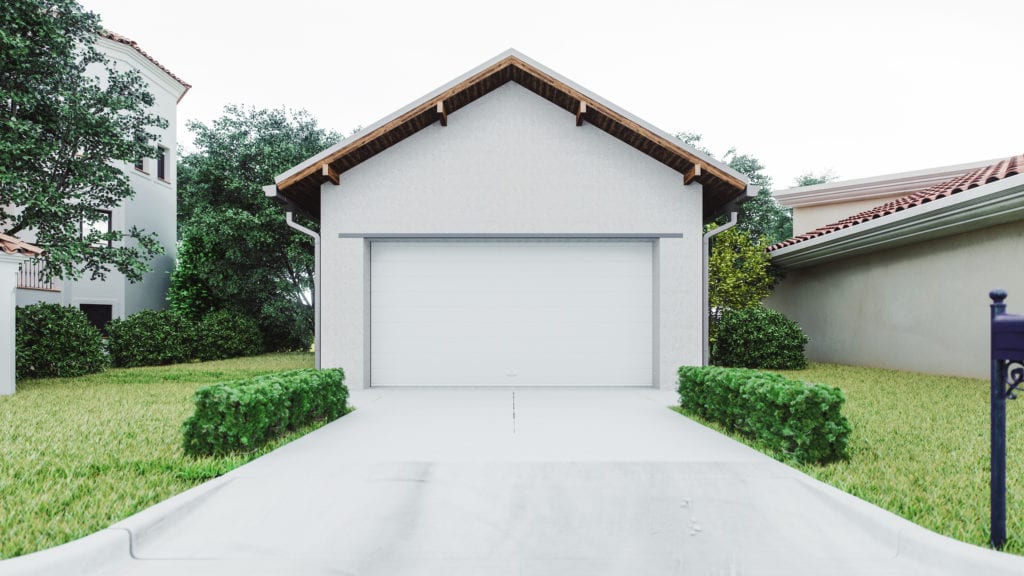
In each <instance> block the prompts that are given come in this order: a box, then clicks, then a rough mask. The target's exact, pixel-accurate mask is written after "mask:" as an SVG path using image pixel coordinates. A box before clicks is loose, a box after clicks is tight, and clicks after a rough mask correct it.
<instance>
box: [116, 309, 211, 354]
mask: <svg viewBox="0 0 1024 576" xmlns="http://www.w3.org/2000/svg"><path fill="white" fill-rule="evenodd" d="M107 334H108V335H109V340H108V342H107V349H108V350H109V351H110V359H111V361H112V362H113V363H114V366H120V367H126V368H127V367H132V366H158V365H162V364H176V363H179V362H188V361H189V360H191V359H192V358H194V357H195V348H196V327H195V324H193V323H192V322H191V321H189V320H187V319H185V318H183V317H181V316H179V315H178V314H176V313H174V312H172V311H170V310H161V311H154V310H142V311H140V312H136V313H135V314H132V315H131V316H128V317H127V318H125V319H123V320H122V319H119V318H118V319H114V320H111V321H110V323H109V324H107Z"/></svg>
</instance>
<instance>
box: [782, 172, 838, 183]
mask: <svg viewBox="0 0 1024 576" xmlns="http://www.w3.org/2000/svg"><path fill="white" fill-rule="evenodd" d="M838 179H839V176H837V175H836V174H835V173H833V172H832V171H831V170H826V171H824V172H821V173H818V174H815V173H814V172H804V173H803V174H801V175H799V176H797V177H796V178H795V179H794V180H793V185H794V186H814V185H817V184H828V183H829V182H835V181H836V180H838Z"/></svg>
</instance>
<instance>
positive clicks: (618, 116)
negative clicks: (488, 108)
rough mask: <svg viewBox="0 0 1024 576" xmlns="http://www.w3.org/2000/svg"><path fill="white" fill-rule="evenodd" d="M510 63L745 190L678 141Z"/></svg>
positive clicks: (514, 62) (531, 69)
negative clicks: (673, 140)
mask: <svg viewBox="0 0 1024 576" xmlns="http://www.w3.org/2000/svg"><path fill="white" fill-rule="evenodd" d="M512 65H513V66H515V67H517V68H519V69H521V70H522V71H523V72H526V73H527V74H530V75H532V76H535V77H537V78H540V79H541V80H542V81H543V82H545V83H546V84H548V85H551V86H554V87H555V88H556V89H558V90H560V91H561V92H564V93H565V94H568V95H569V96H571V97H572V98H574V99H575V100H576V101H577V105H578V104H579V103H581V102H586V105H587V111H588V112H590V111H592V110H596V111H598V112H600V113H601V114H604V115H605V116H607V117H608V118H609V119H611V120H613V121H616V122H618V123H619V124H622V125H623V126H625V127H626V128H627V129H629V130H631V131H633V132H636V133H638V134H640V135H642V136H644V137H645V138H647V139H648V140H651V141H652V142H654V143H655V144H658V145H660V146H663V147H665V148H666V149H668V150H669V151H671V152H675V153H677V154H679V155H681V156H683V157H684V158H686V159H687V160H688V161H689V163H690V164H697V163H701V164H703V165H704V167H706V168H707V170H705V174H706V175H713V176H715V177H716V178H718V179H720V180H723V181H725V182H726V183H728V184H731V185H732V186H735V187H736V188H739V189H740V190H745V189H746V187H747V183H746V182H743V181H742V180H740V179H738V178H736V177H735V176H733V175H731V174H728V173H726V172H724V171H722V170H720V169H719V168H718V167H716V166H714V165H712V164H710V163H708V162H704V161H702V160H701V159H700V158H698V157H696V156H694V155H693V154H689V153H688V152H687V151H686V150H684V149H682V147H681V146H679V144H678V143H675V142H671V141H669V140H667V139H665V138H664V137H662V136H661V135H659V134H656V133H654V132H652V131H651V130H649V129H647V128H646V127H645V126H641V125H640V124H638V123H636V122H634V121H633V120H631V119H630V118H627V117H626V116H624V115H623V114H620V113H619V112H618V111H616V110H612V109H610V108H608V107H605V106H604V105H602V104H601V103H600V102H598V101H596V100H595V99H593V98H592V97H591V96H588V95H586V94H583V93H582V92H580V91H579V90H577V89H575V88H573V87H572V86H569V85H568V84H566V83H565V82H562V81H561V80H558V79H557V78H554V77H552V76H551V75H549V74H547V73H546V72H544V71H542V70H539V69H537V68H536V67H534V66H531V65H530V64H529V63H527V62H524V61H522V60H519V59H513V60H512ZM706 177H707V176H703V178H706ZM698 181H702V179H701V180H698Z"/></svg>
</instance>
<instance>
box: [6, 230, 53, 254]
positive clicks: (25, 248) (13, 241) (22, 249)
mask: <svg viewBox="0 0 1024 576" xmlns="http://www.w3.org/2000/svg"><path fill="white" fill-rule="evenodd" d="M0 253H3V254H20V255H22V256H30V257H31V256H39V255H40V254H42V253H43V249H42V248H39V247H38V246H33V245H31V244H29V243H28V242H22V241H21V240H19V239H17V238H15V237H14V236H8V235H7V234H0Z"/></svg>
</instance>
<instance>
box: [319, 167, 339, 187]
mask: <svg viewBox="0 0 1024 576" xmlns="http://www.w3.org/2000/svg"><path fill="white" fill-rule="evenodd" d="M320 173H321V174H323V176H324V178H327V179H328V180H330V182H331V184H334V185H335V186H337V185H338V183H339V182H341V178H340V177H339V176H338V171H337V170H335V169H334V167H333V166H331V164H330V163H329V162H324V164H323V167H322V168H321V171H320Z"/></svg>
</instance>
